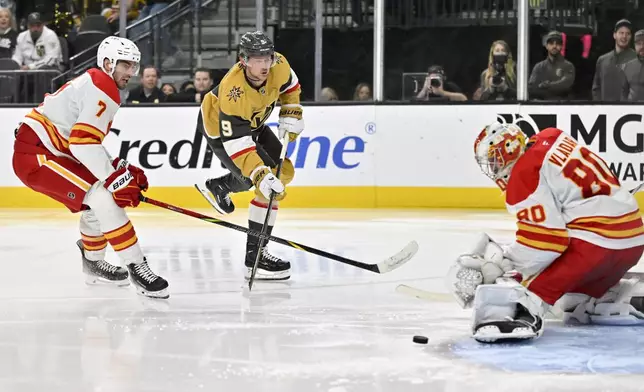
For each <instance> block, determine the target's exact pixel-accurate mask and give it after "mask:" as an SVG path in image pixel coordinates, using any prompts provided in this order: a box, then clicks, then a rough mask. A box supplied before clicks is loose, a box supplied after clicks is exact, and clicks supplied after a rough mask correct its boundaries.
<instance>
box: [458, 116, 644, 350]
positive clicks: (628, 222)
mask: <svg viewBox="0 0 644 392" xmlns="http://www.w3.org/2000/svg"><path fill="white" fill-rule="evenodd" d="M474 152H475V156H476V161H477V163H478V164H479V166H480V167H481V169H482V171H483V173H485V174H486V175H487V176H488V177H490V178H491V179H492V180H493V181H495V183H496V184H497V185H498V186H499V187H500V188H501V189H502V190H503V191H505V201H506V206H507V209H508V211H509V212H510V213H511V214H512V215H514V216H515V217H516V220H517V231H516V236H515V240H514V241H513V242H512V243H511V244H510V245H509V246H505V247H501V246H500V245H498V244H496V243H495V242H494V241H493V240H491V239H490V237H489V236H488V235H485V234H483V235H481V238H480V240H479V241H478V243H476V244H475V245H474V246H473V247H472V249H471V250H470V251H469V252H467V253H466V254H463V255H461V256H460V257H459V258H458V259H457V261H456V263H455V265H454V266H453V268H452V269H451V270H450V274H449V281H450V282H451V290H452V292H453V293H454V294H455V296H456V298H457V300H458V301H459V303H460V304H461V305H462V306H463V307H473V309H474V317H473V325H472V333H473V337H474V338H475V339H476V340H478V341H480V342H499V341H510V340H521V339H531V338H536V337H538V336H540V335H541V334H542V333H543V328H544V323H543V316H544V314H545V312H546V311H547V310H548V309H549V307H550V306H552V305H555V302H557V301H558V302H557V305H558V306H559V307H560V308H561V309H562V310H563V311H564V317H565V319H566V320H568V321H571V320H573V321H575V322H580V323H584V324H586V323H596V324H630V323H639V322H641V321H642V320H643V319H644V314H643V313H642V310H643V309H642V301H641V297H643V296H644V290H642V284H641V283H638V282H637V279H635V280H625V279H622V278H623V277H624V274H625V273H626V272H627V271H628V270H629V269H630V268H631V267H633V266H634V265H636V264H637V263H638V261H639V260H640V257H641V256H642V253H643V252H644V226H643V225H642V219H641V217H640V211H639V207H638V205H637V202H636V201H635V198H634V197H633V196H632V195H631V194H630V193H629V192H628V190H626V189H624V188H622V187H621V186H620V183H619V181H618V179H617V178H615V176H614V175H613V174H612V172H611V171H610V169H609V167H608V165H606V163H605V162H604V161H603V160H602V159H601V158H600V157H599V156H598V155H596V154H595V153H593V152H592V151H591V150H590V149H588V148H586V147H583V146H580V145H579V144H577V142H576V141H575V140H574V139H572V138H571V137H570V136H569V135H567V134H565V133H564V132H562V131H561V130H559V129H555V128H548V129H545V130H543V131H541V132H540V133H538V134H536V135H535V136H533V137H532V138H530V139H529V140H527V141H526V137H525V135H524V134H523V133H522V132H521V130H520V129H519V128H518V127H517V126H516V125H513V124H501V123H494V124H492V125H489V126H487V127H486V128H485V129H484V130H483V131H482V132H481V133H480V134H479V136H478V138H477V139H476V142H475V145H474Z"/></svg>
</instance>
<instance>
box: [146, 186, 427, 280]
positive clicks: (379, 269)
mask: <svg viewBox="0 0 644 392" xmlns="http://www.w3.org/2000/svg"><path fill="white" fill-rule="evenodd" d="M141 201H142V202H144V203H148V204H152V205H155V206H157V207H161V208H165V209H166V210H170V211H174V212H178V213H179V214H183V215H187V216H191V217H193V218H197V219H201V220H202V221H206V222H209V223H214V224H216V225H219V226H223V227H226V228H229V229H233V230H237V231H239V232H242V233H246V234H250V235H252V236H255V237H258V238H259V237H260V233H259V232H257V231H254V230H249V229H247V228H245V227H243V226H239V225H236V224H234V223H230V222H226V221H224V220H221V219H217V218H213V217H211V216H207V215H202V214H200V213H198V212H194V211H190V210H186V209H184V208H181V207H177V206H173V205H171V204H167V203H164V202H162V201H158V200H154V199H150V198H149V197H145V196H143V195H141ZM265 239H267V240H269V241H273V242H276V243H278V244H282V245H285V246H288V247H290V248H295V249H299V250H302V251H304V252H308V253H312V254H314V255H318V256H322V257H325V258H327V259H330V260H333V261H337V262H340V263H343V264H348V265H350V266H353V267H356V268H360V269H363V270H367V271H371V272H374V273H376V274H384V273H387V272H390V271H393V270H395V269H396V268H398V267H400V266H401V265H403V264H405V263H406V262H408V261H409V260H411V258H412V257H414V255H415V254H416V252H418V243H417V242H416V241H411V242H410V243H409V244H407V246H405V247H404V248H403V249H402V250H401V251H399V252H398V253H396V254H395V255H393V256H391V257H389V258H387V259H385V260H383V261H381V262H379V263H377V264H367V263H363V262H360V261H356V260H352V259H347V258H346V257H342V256H339V255H336V254H333V253H329V252H325V251H323V250H320V249H316V248H313V247H311V246H308V245H304V244H300V243H298V242H294V241H289V240H285V239H283V238H280V237H274V236H272V235H270V236H266V235H265Z"/></svg>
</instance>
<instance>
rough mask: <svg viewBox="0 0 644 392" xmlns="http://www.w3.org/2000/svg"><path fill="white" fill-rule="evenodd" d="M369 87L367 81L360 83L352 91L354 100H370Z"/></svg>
mask: <svg viewBox="0 0 644 392" xmlns="http://www.w3.org/2000/svg"><path fill="white" fill-rule="evenodd" d="M371 99H372V98H371V87H370V86H369V83H360V84H358V85H357V86H356V89H355V91H354V92H353V100H354V101H371Z"/></svg>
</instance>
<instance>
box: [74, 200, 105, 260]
mask: <svg viewBox="0 0 644 392" xmlns="http://www.w3.org/2000/svg"><path fill="white" fill-rule="evenodd" d="M80 233H81V239H82V241H83V249H84V250H85V257H86V258H87V259H88V260H93V261H100V260H103V259H104V258H105V251H106V250H107V238H105V236H104V235H103V232H102V231H101V226H100V224H99V222H98V219H96V216H95V215H94V212H93V211H92V210H85V211H83V212H82V214H81V219H80Z"/></svg>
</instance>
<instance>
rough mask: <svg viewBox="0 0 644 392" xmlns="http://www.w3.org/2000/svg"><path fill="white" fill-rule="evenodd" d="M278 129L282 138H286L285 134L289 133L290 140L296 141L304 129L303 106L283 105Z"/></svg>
mask: <svg viewBox="0 0 644 392" xmlns="http://www.w3.org/2000/svg"><path fill="white" fill-rule="evenodd" d="M277 130H278V133H279V137H280V140H284V135H285V134H286V133H288V141H289V142H294V141H295V139H297V137H298V136H300V133H302V131H303V130H304V120H302V106H300V105H296V104H287V105H282V107H281V109H280V117H279V126H278V128H277Z"/></svg>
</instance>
